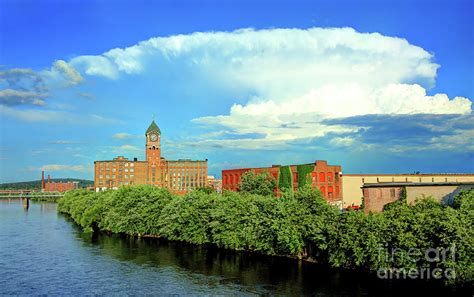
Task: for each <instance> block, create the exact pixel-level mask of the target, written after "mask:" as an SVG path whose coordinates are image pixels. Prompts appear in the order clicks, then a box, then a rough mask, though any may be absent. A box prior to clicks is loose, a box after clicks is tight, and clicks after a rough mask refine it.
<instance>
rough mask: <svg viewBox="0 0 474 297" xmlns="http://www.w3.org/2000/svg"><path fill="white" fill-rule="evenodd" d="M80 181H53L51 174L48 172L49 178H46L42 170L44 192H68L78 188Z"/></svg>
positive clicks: (42, 188)
mask: <svg viewBox="0 0 474 297" xmlns="http://www.w3.org/2000/svg"><path fill="white" fill-rule="evenodd" d="M78 185H79V182H76V181H70V182H52V181H51V176H50V175H49V174H48V180H47V181H45V180H44V171H42V172H41V190H42V191H43V192H66V191H69V190H74V189H77V188H78Z"/></svg>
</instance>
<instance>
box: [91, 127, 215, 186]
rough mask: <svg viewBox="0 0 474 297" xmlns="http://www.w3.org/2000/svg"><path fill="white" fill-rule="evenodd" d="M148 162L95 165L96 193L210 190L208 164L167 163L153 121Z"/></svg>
mask: <svg viewBox="0 0 474 297" xmlns="http://www.w3.org/2000/svg"><path fill="white" fill-rule="evenodd" d="M145 136H146V144H145V150H146V160H145V161H138V159H137V158H133V160H129V159H128V158H125V157H123V156H118V157H117V158H114V159H113V160H106V161H95V162H94V188H95V190H96V191H101V190H107V189H117V188H118V187H120V186H126V185H143V184H148V185H154V186H157V187H162V188H167V189H169V190H171V191H173V192H175V193H178V194H184V193H186V192H188V191H191V190H193V189H196V188H198V187H205V186H207V159H206V160H189V159H180V160H166V159H165V158H163V157H162V156H161V130H160V128H159V127H158V125H156V123H155V121H152V122H151V124H150V126H149V127H148V129H147V130H146V132H145Z"/></svg>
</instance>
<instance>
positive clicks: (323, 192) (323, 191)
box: [319, 187, 326, 196]
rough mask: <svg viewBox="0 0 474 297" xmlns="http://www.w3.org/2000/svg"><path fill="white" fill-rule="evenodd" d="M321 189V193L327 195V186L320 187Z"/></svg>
mask: <svg viewBox="0 0 474 297" xmlns="http://www.w3.org/2000/svg"><path fill="white" fill-rule="evenodd" d="M319 190H320V191H321V193H322V194H323V195H324V196H326V188H325V187H320V188H319Z"/></svg>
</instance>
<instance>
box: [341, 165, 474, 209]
mask: <svg viewBox="0 0 474 297" xmlns="http://www.w3.org/2000/svg"><path fill="white" fill-rule="evenodd" d="M394 182H396V183H406V182H411V183H442V182H474V174H472V173H471V174H465V173H438V174H419V173H418V174H343V175H342V202H343V207H344V208H347V207H353V206H361V204H362V197H363V195H364V194H363V192H362V187H363V186H364V184H375V183H394Z"/></svg>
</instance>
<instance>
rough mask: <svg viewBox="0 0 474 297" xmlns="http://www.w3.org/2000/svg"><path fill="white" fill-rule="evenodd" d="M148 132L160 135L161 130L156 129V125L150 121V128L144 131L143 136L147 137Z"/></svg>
mask: <svg viewBox="0 0 474 297" xmlns="http://www.w3.org/2000/svg"><path fill="white" fill-rule="evenodd" d="M150 132H156V133H158V134H161V130H160V128H159V127H158V125H157V124H156V123H155V120H153V121H151V124H150V127H148V129H146V132H145V135H147V134H148V133H150Z"/></svg>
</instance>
